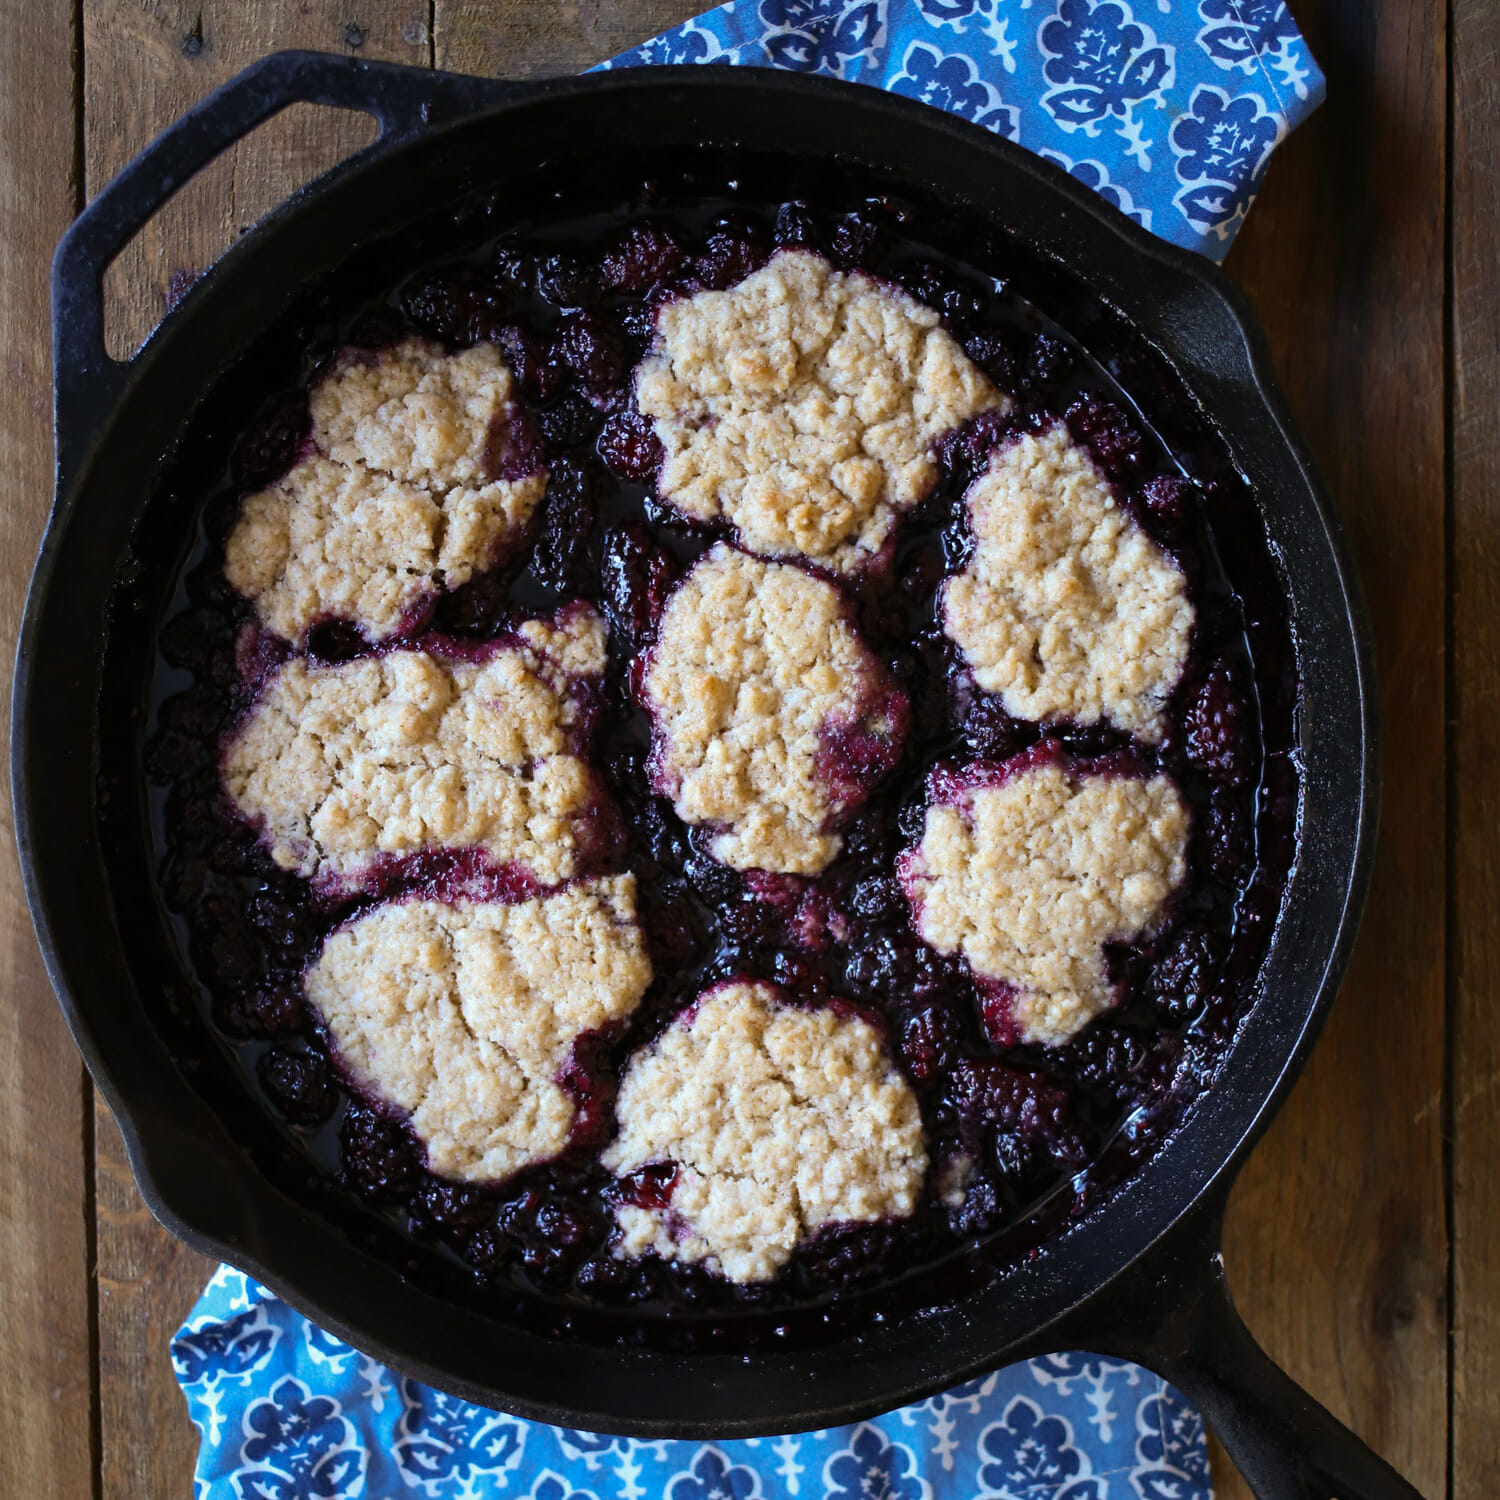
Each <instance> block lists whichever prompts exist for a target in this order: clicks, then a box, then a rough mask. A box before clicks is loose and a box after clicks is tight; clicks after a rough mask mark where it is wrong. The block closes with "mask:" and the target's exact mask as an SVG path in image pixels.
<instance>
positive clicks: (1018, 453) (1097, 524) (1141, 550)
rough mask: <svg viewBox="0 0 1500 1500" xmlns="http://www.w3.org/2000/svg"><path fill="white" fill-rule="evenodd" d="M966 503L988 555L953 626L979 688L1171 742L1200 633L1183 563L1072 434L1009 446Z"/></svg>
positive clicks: (953, 587) (959, 597)
mask: <svg viewBox="0 0 1500 1500" xmlns="http://www.w3.org/2000/svg"><path fill="white" fill-rule="evenodd" d="M965 498H966V501H967V504H968V510H969V517H970V521H971V524H972V526H973V529H974V536H975V541H976V545H975V548H974V552H973V555H972V557H971V558H970V560H969V562H968V564H967V565H966V566H965V567H964V569H963V571H962V572H961V573H960V574H959V575H958V576H957V577H955V578H953V579H951V580H949V582H948V584H947V585H946V586H945V588H944V590H943V594H942V606H941V608H942V621H943V628H944V630H945V631H946V633H947V634H948V636H949V637H950V638H951V639H952V640H953V641H954V642H955V643H956V644H957V645H958V646H959V647H960V648H961V650H962V651H963V655H964V659H965V661H967V662H968V664H969V666H970V667H972V668H973V670H974V676H975V679H976V680H977V682H978V683H979V685H980V687H982V688H984V689H985V691H987V692H991V693H997V694H999V696H1000V698H1001V700H1002V701H1003V702H1004V704H1005V707H1006V709H1007V710H1008V711H1009V712H1010V713H1012V714H1014V715H1015V716H1016V717H1017V718H1023V719H1033V720H1052V719H1071V720H1072V721H1073V722H1075V723H1077V724H1095V723H1098V722H1100V721H1101V720H1103V721H1106V722H1108V723H1110V724H1112V725H1114V726H1115V727H1116V728H1119V729H1123V730H1126V731H1127V732H1129V733H1131V734H1135V735H1138V736H1139V737H1140V738H1141V739H1143V740H1146V741H1148V742H1150V743H1153V744H1154V743H1156V742H1157V741H1159V740H1160V739H1161V736H1162V730H1163V727H1164V720H1163V710H1164V708H1165V706H1166V702H1167V699H1168V698H1169V697H1170V696H1171V693H1172V689H1173V688H1174V687H1175V686H1176V685H1177V681H1178V679H1179V678H1180V677H1181V676H1182V669H1183V666H1184V664H1185V662H1186V660H1187V653H1188V646H1189V644H1190V641H1191V636H1192V629H1193V607H1192V605H1191V603H1189V601H1188V593H1187V580H1186V578H1185V577H1184V575H1183V572H1182V570H1181V569H1180V568H1179V567H1178V566H1177V564H1176V563H1175V562H1174V561H1173V560H1172V558H1171V556H1170V555H1169V554H1168V553H1167V552H1165V551H1164V550H1163V549H1162V548H1161V547H1159V546H1157V545H1156V543H1154V542H1153V541H1152V540H1151V539H1150V537H1148V536H1147V535H1146V533H1145V532H1144V531H1143V530H1142V529H1141V527H1140V526H1139V525H1137V524H1136V522H1135V521H1134V520H1132V519H1131V517H1130V516H1129V515H1128V514H1127V513H1126V512H1125V511H1124V510H1122V509H1121V508H1120V507H1119V506H1118V505H1117V504H1116V502H1115V499H1114V496H1113V495H1112V494H1111V493H1110V489H1109V485H1108V482H1107V481H1106V480H1105V478H1104V476H1103V475H1101V474H1100V473H1099V471H1098V470H1097V468H1096V467H1095V466H1094V464H1093V462H1092V460H1091V459H1090V458H1089V456H1088V454H1087V453H1086V452H1085V451H1084V450H1083V449H1082V448H1080V447H1078V446H1076V445H1075V444H1074V443H1072V442H1071V441H1070V439H1069V437H1068V431H1067V428H1066V427H1064V426H1063V425H1062V424H1061V423H1058V424H1056V425H1054V426H1053V427H1051V428H1050V429H1049V430H1048V431H1047V432H1045V433H1043V434H1042V435H1041V436H1040V437H1037V436H1033V435H1031V434H1026V435H1024V436H1022V437H1020V438H1019V439H1017V440H1016V441H1014V442H1012V443H1010V444H1009V445H1007V446H1006V447H1004V448H1002V449H1000V450H999V451H998V452H997V453H996V454H995V455H994V456H993V457H992V458H991V460H990V463H989V467H988V468H987V469H986V470H985V472H984V474H983V475H982V476H981V477H980V479H979V480H978V481H977V482H976V483H975V484H974V485H973V486H972V487H971V489H970V490H969V492H968V494H967V496H966V497H965Z"/></svg>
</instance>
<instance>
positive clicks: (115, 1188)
mask: <svg viewBox="0 0 1500 1500" xmlns="http://www.w3.org/2000/svg"><path fill="white" fill-rule="evenodd" d="M94 1174H95V1195H94V1202H95V1213H96V1215H97V1223H98V1242H99V1393H100V1417H101V1434H102V1437H103V1452H102V1455H101V1457H102V1462H103V1485H102V1488H101V1493H102V1494H103V1495H104V1496H105V1497H114V1496H120V1497H122V1500H123V1497H126V1496H130V1497H138V1496H145V1495H161V1496H181V1497H183V1500H186V1497H187V1496H188V1495H190V1494H191V1493H192V1482H191V1476H192V1471H193V1463H194V1460H195V1458H196V1456H197V1451H198V1442H197V1434H196V1432H195V1431H194V1429H193V1427H192V1425H191V1423H189V1421H188V1418H187V1411H186V1408H185V1406H184V1404H183V1399H182V1392H181V1391H180V1390H179V1389H178V1386H177V1382H176V1380H175V1379H174V1378H173V1374H172V1362H171V1359H170V1357H169V1356H168V1353H167V1350H168V1347H169V1345H170V1342H171V1338H172V1335H173V1334H174V1333H175V1332H176V1331H177V1328H178V1326H179V1325H180V1324H181V1322H182V1320H183V1318H184V1317H185V1316H186V1315H187V1312H188V1309H189V1308H191V1307H192V1305H193V1303H194V1302H195V1301H196V1300H197V1298H198V1295H199V1293H200V1292H202V1290H203V1284H204V1282H205V1281H207V1280H208V1278H209V1276H211V1275H212V1274H213V1268H214V1263H213V1262H212V1261H210V1260H208V1259H206V1258H205V1257H204V1256H201V1255H197V1254H195V1253H194V1252H193V1251H191V1250H189V1249H188V1247H187V1246H186V1245H184V1244H183V1243H182V1242H181V1241H180V1240H176V1239H174V1238H173V1237H172V1236H171V1235H169V1234H168V1233H166V1231H165V1230H163V1229H162V1227H161V1225H160V1224H158V1223H157V1222H156V1220H155V1219H153V1218H152V1217H151V1212H150V1210H149V1209H148V1208H147V1207H146V1205H145V1204H144V1203H143V1202H142V1201H141V1195H140V1193H139V1192H138V1191H137V1190H136V1186H135V1180H134V1178H132V1177H131V1175H130V1163H129V1161H128V1160H127V1158H126V1155H125V1142H124V1141H123V1140H122V1139H121V1138H120V1132H119V1128H118V1127H117V1126H116V1125H115V1122H114V1118H113V1116H111V1114H110V1112H109V1109H108V1107H107V1106H106V1105H105V1103H104V1101H103V1099H102V1098H100V1097H99V1096H98V1095H97V1094H95V1096H94Z"/></svg>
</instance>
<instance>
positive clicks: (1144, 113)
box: [602, 0, 1323, 260]
mask: <svg viewBox="0 0 1500 1500" xmlns="http://www.w3.org/2000/svg"><path fill="white" fill-rule="evenodd" d="M648 63H736V64H740V65H744V66H750V67H774V68H795V69H797V70H798V71H800V72H804V73H827V74H830V75H832V76H833V77H835V78H847V79H850V80H851V81H854V82H858V83H869V84H874V85H876V86H877V87H880V88H886V89H891V90H893V91H894V92H895V93H898V94H909V95H910V96H911V97H912V98H914V99H921V100H924V101H925V102H926V103H928V104H935V105H938V106H940V107H941V108H943V109H947V110H951V111H952V112H953V113H954V114H957V115H962V116H963V117H964V118H965V119H969V120H974V121H976V122H977V123H978V124H980V125H984V126H986V127H987V128H988V129H990V130H993V131H994V132H995V133H996V134H997V135H1003V136H1006V137H1008V138H1009V139H1010V140H1013V141H1017V142H1019V143H1020V144H1021V145H1023V146H1025V147H1027V148H1028V149H1029V150H1031V151H1034V152H1036V153H1037V154H1038V155H1039V156H1044V157H1046V158H1047V159H1048V160H1049V161H1053V162H1056V163H1057V164H1058V165H1059V166H1061V167H1063V168H1065V169H1066V170H1067V171H1069V172H1071V173H1072V174H1073V175H1074V176H1075V177H1077V178H1078V179H1079V180H1080V181H1081V182H1084V183H1087V184H1088V186H1089V187H1091V188H1093V189H1094V190H1095V191H1096V192H1098V193H1099V194H1100V195H1101V196H1102V197H1104V198H1105V199H1107V200H1108V201H1109V202H1110V203H1113V204H1114V205H1115V207H1116V208H1119V209H1121V210H1122V211H1123V212H1124V213H1127V214H1129V215H1130V217H1131V218H1132V219H1135V220H1136V221H1137V222H1138V223H1140V224H1142V225H1143V226H1144V227H1145V228H1147V229H1149V230H1152V231H1153V232H1154V233H1156V234H1158V235H1160V236H1161V237H1162V238H1163V239H1165V240H1171V241H1172V242H1173V243H1174V244H1177V245H1185V246H1186V247H1187V248H1188V249H1189V250H1197V251H1200V252H1201V253H1202V254H1204V255H1206V256H1208V257H1209V258H1210V259H1211V260H1223V258H1224V257H1225V256H1226V255H1227V254H1228V253H1229V245H1230V242H1231V241H1232V240H1233V239H1234V236H1235V233H1236V232H1237V231H1238V229H1239V227H1240V224H1241V223H1242V222H1243V220H1244V217H1245V214H1246V212H1247V211H1248V209H1249V207H1250V204H1251V202H1252V200H1253V199H1254V197H1255V192H1256V189H1257V188H1258V187H1259V186H1260V182H1261V179H1262V177H1263V176H1264V175H1265V170H1266V164H1267V162H1268V161H1269V160H1270V157H1271V153H1272V151H1274V150H1275V149H1276V147H1277V146H1278V145H1280V144H1281V142H1282V140H1283V139H1285V137H1286V136H1287V135H1288V134H1289V133H1290V132H1291V131H1292V130H1293V129H1295V128H1296V126H1297V125H1299V124H1300V123H1301V122H1302V120H1304V119H1305V118H1306V117H1307V116H1308V115H1309V114H1310V113H1311V112H1312V111H1313V110H1314V109H1316V108H1317V106H1318V104H1319V103H1320V102H1321V100H1322V98H1323V75H1322V74H1321V73H1320V72H1319V71H1318V65H1317V64H1316V63H1315V62H1314V61H1313V59H1312V54H1311V53H1310V52H1309V51H1308V49H1307V44H1306V43H1305V42H1304V41H1303V40H1302V37H1301V35H1300V33H1299V32H1298V31H1297V28H1296V26H1295V25H1294V24H1293V23H1292V18H1291V16H1290V15H1289V14H1288V13H1287V8H1286V5H1285V4H1284V3H1283V0H730V3H729V4H728V5H721V6H720V7H719V8H718V9H717V10H712V11H709V12H708V13H707V14H706V15H701V16H698V17H697V18H696V19H695V20H692V21H688V22H686V23H685V24H684V25H682V26H678V27H676V28H674V29H673V30H671V31H666V32H663V33H662V34H661V35H660V36H658V37H654V38H652V40H651V41H649V42H645V43H643V44H642V45H641V46H639V47H636V48H634V49H633V50H632V51H630V52H626V53H624V54H623V55H622V56H620V57H617V58H615V59H614V60H613V61H611V62H607V63H604V64H602V66H603V67H605V68H631V67H639V66H641V65H643V64H648Z"/></svg>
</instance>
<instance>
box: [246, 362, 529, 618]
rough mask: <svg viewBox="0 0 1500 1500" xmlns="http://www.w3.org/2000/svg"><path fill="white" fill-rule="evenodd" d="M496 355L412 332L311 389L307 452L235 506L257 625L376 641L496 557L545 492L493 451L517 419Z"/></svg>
mask: <svg viewBox="0 0 1500 1500" xmlns="http://www.w3.org/2000/svg"><path fill="white" fill-rule="evenodd" d="M512 385H513V382H512V380H511V374H510V371H509V369H508V368H507V367H506V365H505V362H504V360H503V359H502V358H501V356H500V353H499V351H498V350H497V349H496V348H495V347H494V346H493V345H491V344H477V345H475V347H474V348H472V349H465V350H464V351H463V352H462V353H460V354H444V353H443V352H442V350H441V349H439V348H438V347H437V346H436V345H433V344H428V343H425V342H423V341H422V340H420V339H408V340H407V341H406V342H404V343H401V344H397V345H396V346H395V347H394V348H391V349H385V350H382V351H381V352H380V353H378V354H374V355H368V356H364V355H358V356H356V355H350V356H346V357H345V358H344V360H343V361H342V362H341V363H340V364H339V365H338V366H336V367H335V369H334V370H333V371H332V372H331V373H329V374H328V375H326V376H324V378H323V379H322V380H320V381H319V382H318V383H317V384H316V385H315V386H314V387H313V388H312V391H311V392H310V394H309V407H310V409H311V413H312V437H311V441H312V446H313V450H314V451H313V452H312V453H310V454H308V455H306V456H305V457H303V458H301V459H299V460H298V461H297V462H296V463H295V464H293V465H292V467H291V469H290V470H289V471H288V472H287V473H286V474H285V475H284V476H283V477H282V478H281V479H279V480H277V481H276V483H275V484H273V485H270V486H269V487H268V488H266V489H264V490H259V491H257V492H256V493H254V494H252V495H247V496H246V497H245V499H244V500H243V501H242V502H241V506H240V513H239V517H238V519H237V521H236V522H235V525H234V529H233V530H232V531H231V532H230V535H229V538H228V540H227V541H226V543H225V547H224V576H225V577H226V578H227V579H228V580H229V583H230V585H231V586H232V587H233V588H234V589H236V590H237V591H238V592H239V593H241V594H243V595H244V596H245V597H246V598H248V599H250V600H251V601H252V602H253V603H254V605H255V609H256V613H257V614H258V615H259V617H260V619H261V622H262V624H264V625H265V626H266V627H267V628H268V629H270V630H273V631H274V632H275V633H276V634H277V635H279V636H282V637H283V638H284V639H286V640H289V641H300V640H301V639H302V637H303V636H304V635H305V634H306V632H307V629H308V627H309V626H311V625H314V624H316V623H317V622H318V621H319V620H322V619H327V618H337V619H346V620H351V621H353V622H354V623H355V624H357V625H358V626H359V627H360V628H361V630H362V631H363V633H364V634H365V636H366V637H367V638H368V639H370V640H372V641H378V640H382V639H384V638H386V637H387V636H390V635H393V634H396V633H398V632H400V631H401V630H402V629H403V628H405V627H406V626H407V625H408V624H409V623H410V622H411V621H412V620H413V619H415V618H416V616H417V615H418V613H419V612H420V610H421V607H422V606H423V605H424V604H425V603H426V602H427V601H428V600H430V599H431V597H432V596H433V595H435V594H437V593H440V592H441V591H442V590H444V589H451V588H456V587H458V585H460V584H462V583H466V582H467V581H468V580H469V579H470V578H471V577H472V576H473V575H474V574H475V573H476V572H483V571H484V570H486V569H488V568H492V567H494V566H496V565H497V564H498V563H499V562H500V561H501V560H502V558H503V557H504V555H505V553H506V552H507V551H508V550H510V549H511V548H512V547H513V546H514V545H515V544H516V543H517V542H518V541H519V540H520V538H521V536H522V534H523V533H524V532H525V529H526V525H527V522H528V521H529V520H530V519H531V515H532V513H533V511H535V509H536V506H537V502H538V501H539V500H540V499H541V497H542V493H543V491H544V490H545V489H546V484H547V476H546V475H545V473H543V472H541V471H536V472H533V473H528V474H521V475H512V474H506V473H504V472H502V471H503V470H504V468H505V467H506V466H505V464H504V463H503V462H502V455H501V453H500V452H499V451H498V450H499V449H501V448H503V447H504V439H505V437H506V434H507V428H508V425H509V424H510V423H511V422H513V421H515V420H516V416H517V413H516V408H515V404H514V402H513V401H512V399H511V391H512Z"/></svg>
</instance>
